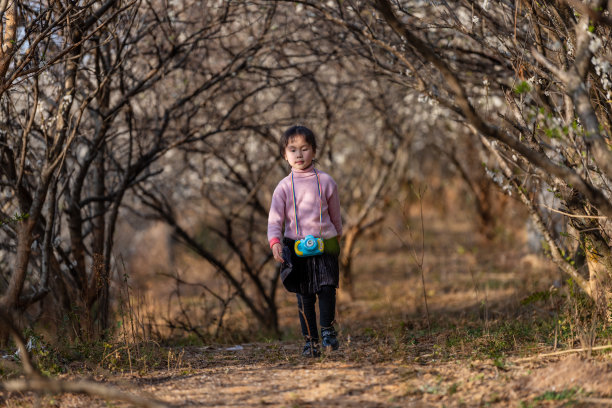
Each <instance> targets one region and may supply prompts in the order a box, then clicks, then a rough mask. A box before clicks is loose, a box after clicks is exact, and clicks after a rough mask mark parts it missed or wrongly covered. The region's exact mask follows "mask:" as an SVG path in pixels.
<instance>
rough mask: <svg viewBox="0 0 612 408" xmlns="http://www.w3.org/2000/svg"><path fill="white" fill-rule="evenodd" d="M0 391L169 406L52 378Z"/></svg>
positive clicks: (12, 383)
mask: <svg viewBox="0 0 612 408" xmlns="http://www.w3.org/2000/svg"><path fill="white" fill-rule="evenodd" d="M0 390H4V391H7V392H26V391H34V392H37V393H53V394H61V393H76V394H87V395H92V396H97V397H102V398H105V399H114V400H121V401H125V402H128V403H130V404H133V405H135V406H139V407H145V408H168V407H171V405H169V404H166V403H165V402H162V401H157V400H153V399H148V398H143V397H141V396H138V395H135V394H130V393H127V392H123V391H121V390H118V389H116V388H114V387H109V386H107V385H103V384H100V383H96V382H93V381H61V380H56V379H52V378H44V377H37V378H27V377H26V378H20V379H17V380H8V381H4V382H0Z"/></svg>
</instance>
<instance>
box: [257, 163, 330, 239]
mask: <svg viewBox="0 0 612 408" xmlns="http://www.w3.org/2000/svg"><path fill="white" fill-rule="evenodd" d="M313 169H314V166H310V167H309V168H307V169H304V170H292V172H293V181H294V184H295V196H296V207H297V216H298V222H299V227H300V236H299V237H298V236H297V234H296V233H295V215H294V211H293V192H292V190H291V173H290V174H289V175H288V176H287V177H285V178H284V179H282V180H281V181H280V182H279V183H278V185H277V186H276V189H274V194H273V195H272V204H271V205H270V214H269V216H268V242H269V243H270V247H272V246H273V245H274V244H276V243H278V242H280V240H281V239H282V237H283V236H284V237H286V238H290V239H294V240H295V239H298V238H304V237H305V236H306V235H314V236H315V237H322V238H324V239H328V238H332V237H335V236H338V237H340V235H342V219H341V217H340V199H339V198H338V187H337V185H336V182H335V181H334V179H333V178H332V177H331V176H330V175H329V174H327V173H324V172H322V171H320V170H317V173H318V174H319V180H320V182H321V198H322V203H321V204H322V210H323V211H322V213H323V219H322V222H321V223H320V222H319V215H320V212H319V190H318V188H317V177H316V175H315V173H314V170H313ZM283 223H284V224H285V231H284V233H283V231H282V227H283ZM319 226H320V227H319ZM320 229H321V232H319V231H320Z"/></svg>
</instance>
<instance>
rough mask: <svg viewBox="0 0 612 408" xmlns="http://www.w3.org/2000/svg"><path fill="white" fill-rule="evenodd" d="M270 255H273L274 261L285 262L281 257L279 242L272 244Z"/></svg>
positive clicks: (281, 248)
mask: <svg viewBox="0 0 612 408" xmlns="http://www.w3.org/2000/svg"><path fill="white" fill-rule="evenodd" d="M272 255H274V259H275V260H276V262H285V260H284V259H283V247H282V246H281V244H278V243H277V244H274V245H272Z"/></svg>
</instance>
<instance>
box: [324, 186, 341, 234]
mask: <svg viewBox="0 0 612 408" xmlns="http://www.w3.org/2000/svg"><path fill="white" fill-rule="evenodd" d="M330 181H331V185H332V193H331V195H330V196H329V198H328V199H327V208H328V211H329V219H330V220H331V222H332V224H334V227H336V232H337V233H338V237H340V236H342V217H341V215H340V197H339V195H338V186H337V184H336V182H335V181H333V179H331V177H330Z"/></svg>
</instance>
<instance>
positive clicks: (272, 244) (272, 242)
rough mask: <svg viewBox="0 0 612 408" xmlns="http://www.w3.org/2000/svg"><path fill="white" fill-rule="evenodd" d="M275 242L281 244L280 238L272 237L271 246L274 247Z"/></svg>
mask: <svg viewBox="0 0 612 408" xmlns="http://www.w3.org/2000/svg"><path fill="white" fill-rule="evenodd" d="M275 244H280V239H278V238H272V239H271V240H270V248H272V247H273V246H274V245H275Z"/></svg>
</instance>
